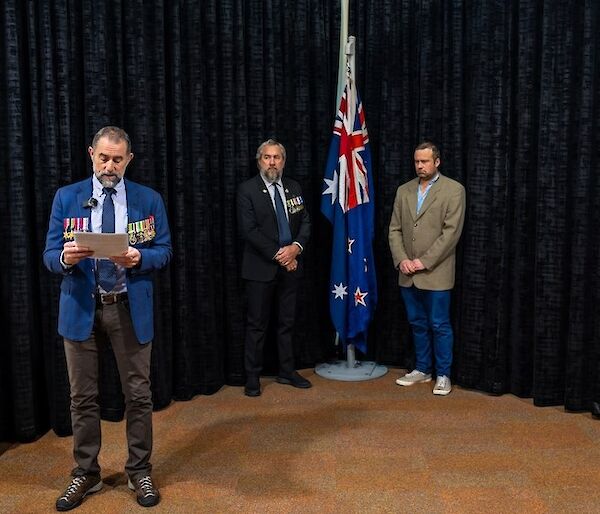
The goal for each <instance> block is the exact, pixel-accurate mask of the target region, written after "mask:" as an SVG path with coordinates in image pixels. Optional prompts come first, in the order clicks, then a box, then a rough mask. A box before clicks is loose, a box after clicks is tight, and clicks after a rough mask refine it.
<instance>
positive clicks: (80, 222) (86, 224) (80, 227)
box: [63, 200, 289, 246]
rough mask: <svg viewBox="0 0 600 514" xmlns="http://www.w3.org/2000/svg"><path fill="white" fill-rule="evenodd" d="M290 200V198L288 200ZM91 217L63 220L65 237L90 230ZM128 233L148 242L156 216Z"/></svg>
mask: <svg viewBox="0 0 600 514" xmlns="http://www.w3.org/2000/svg"><path fill="white" fill-rule="evenodd" d="M288 202H289V200H288ZM89 231H90V219H89V218H87V217H86V218H65V219H64V220H63V238H64V240H65V241H73V240H74V239H75V232H89ZM127 234H128V235H129V244H130V245H131V246H134V245H136V244H142V243H147V242H148V241H152V239H154V238H155V237H156V226H155V223H154V216H149V217H148V218H146V219H143V220H140V221H134V222H133V223H128V224H127Z"/></svg>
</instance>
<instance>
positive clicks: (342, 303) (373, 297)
mask: <svg viewBox="0 0 600 514" xmlns="http://www.w3.org/2000/svg"><path fill="white" fill-rule="evenodd" d="M324 180H325V189H324V191H323V196H322V198H321V212H322V213H323V214H324V215H325V216H326V217H327V219H328V220H329V221H330V222H331V224H332V225H333V250H332V257H331V276H330V282H329V290H330V293H329V308H330V311H331V319H332V321H333V324H334V326H335V328H336V330H337V332H338V334H339V336H340V340H341V341H342V343H343V344H344V346H346V345H348V344H353V345H354V346H355V347H356V348H358V349H359V350H360V351H361V352H363V353H366V351H367V330H368V327H369V323H370V321H371V318H372V316H373V313H374V311H375V306H376V304H377V281H376V276H375V262H374V259H373V235H374V231H375V227H374V217H375V206H374V203H373V175H372V173H371V151H370V149H369V134H368V132H367V126H366V124H365V113H364V111H363V108H362V102H361V101H360V97H359V95H358V91H357V90H356V87H355V84H354V82H353V81H352V79H351V77H350V76H349V74H347V76H346V87H345V89H344V94H343V96H342V100H341V102H340V108H339V110H338V113H337V116H336V118H335V125H334V127H333V138H332V140H331V146H330V147H329V156H328V158H327V168H326V170H325V178H324Z"/></svg>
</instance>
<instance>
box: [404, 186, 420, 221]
mask: <svg viewBox="0 0 600 514" xmlns="http://www.w3.org/2000/svg"><path fill="white" fill-rule="evenodd" d="M418 187H419V180H418V179H415V180H413V181H412V183H411V184H410V187H409V188H408V198H407V199H406V202H407V203H408V210H409V211H410V215H411V216H412V218H413V220H415V219H416V218H417V188H418Z"/></svg>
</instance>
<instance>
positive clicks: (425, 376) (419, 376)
mask: <svg viewBox="0 0 600 514" xmlns="http://www.w3.org/2000/svg"><path fill="white" fill-rule="evenodd" d="M423 382H431V374H430V373H423V372H422V371H419V370H418V369H414V370H412V371H411V372H410V373H407V374H406V375H404V376H403V377H400V378H397V379H396V384H398V385H401V386H411V385H413V384H421V383H423Z"/></svg>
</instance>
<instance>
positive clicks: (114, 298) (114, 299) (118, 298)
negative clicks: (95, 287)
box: [96, 293, 127, 305]
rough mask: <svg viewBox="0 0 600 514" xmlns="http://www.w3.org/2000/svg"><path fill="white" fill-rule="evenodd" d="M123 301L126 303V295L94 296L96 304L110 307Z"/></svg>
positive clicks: (107, 294) (101, 294)
mask: <svg viewBox="0 0 600 514" xmlns="http://www.w3.org/2000/svg"><path fill="white" fill-rule="evenodd" d="M125 301H127V293H99V294H97V295H96V302H97V303H99V304H101V305H112V304H113V303H119V302H125Z"/></svg>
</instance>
